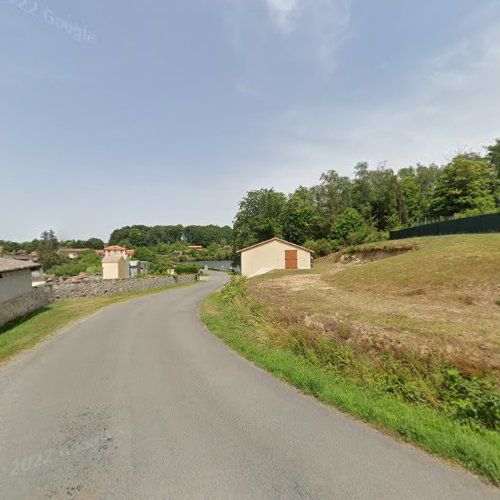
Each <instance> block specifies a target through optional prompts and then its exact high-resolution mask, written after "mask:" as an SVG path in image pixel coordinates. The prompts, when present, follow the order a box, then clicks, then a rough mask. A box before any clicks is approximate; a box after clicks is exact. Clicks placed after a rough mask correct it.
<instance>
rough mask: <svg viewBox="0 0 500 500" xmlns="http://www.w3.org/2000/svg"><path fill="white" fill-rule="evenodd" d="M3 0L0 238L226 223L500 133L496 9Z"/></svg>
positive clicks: (297, 1) (458, 4) (438, 157)
mask: <svg viewBox="0 0 500 500" xmlns="http://www.w3.org/2000/svg"><path fill="white" fill-rule="evenodd" d="M24 3H25V0H17V2H16V0H0V46H1V47H2V49H1V51H0V65H1V66H0V67H1V70H0V90H1V101H0V171H1V172H0V187H1V190H0V239H15V240H23V239H32V238H33V237H37V236H38V235H39V233H40V232H41V231H42V230H44V229H48V228H53V229H54V230H56V232H57V233H58V235H59V236H60V237H63V238H71V237H75V238H77V237H78V238H80V237H82V238H83V237H85V238H86V237H90V236H99V237H103V238H105V239H107V237H108V236H109V233H110V231H111V230H112V229H114V228H116V227H119V226H123V225H129V224H135V223H142V224H147V225H153V224H176V223H181V224H186V225H187V224H209V223H214V224H230V223H231V221H232V218H233V215H234V213H235V211H236V209H237V203H238V201H239V199H240V198H241V197H242V196H243V195H244V194H245V192H246V191H247V190H249V189H254V188H259V187H271V186H273V187H275V188H276V189H279V190H282V191H284V192H290V191H292V190H293V189H294V188H295V187H296V186H298V185H299V184H304V185H312V184H314V183H316V182H317V180H318V178H319V175H320V174H321V172H323V171H325V170H327V169H336V170H337V171H339V172H341V173H343V174H351V173H352V168H353V166H354V164H355V163H356V162H358V161H365V160H366V161H369V162H370V163H371V164H372V166H376V165H377V164H379V163H380V162H387V165H388V166H389V167H391V168H394V169H397V168H399V167H402V166H405V165H408V164H414V163H416V162H426V163H428V162H432V161H435V162H438V163H442V162H444V161H446V159H448V158H449V157H450V156H451V155H453V153H455V152H457V151H462V150H469V149H480V148H481V147H482V146H484V145H487V144H490V143H492V142H493V141H494V139H495V137H500V90H499V89H500V1H498V0H478V1H471V0H432V1H431V0H428V1H425V2H416V1H414V0H378V1H373V0H352V1H351V0H176V1H166V0H165V1H159V0H158V1H152V0H144V1H131V0H120V1H116V0H107V1H102V0H86V1H85V2H68V1H67V0H37V1H36V2H35V0H28V3H27V5H26V6H25V7H24V9H26V10H30V11H31V12H26V11H25V10H22V9H21V7H20V6H22V5H23V4H24Z"/></svg>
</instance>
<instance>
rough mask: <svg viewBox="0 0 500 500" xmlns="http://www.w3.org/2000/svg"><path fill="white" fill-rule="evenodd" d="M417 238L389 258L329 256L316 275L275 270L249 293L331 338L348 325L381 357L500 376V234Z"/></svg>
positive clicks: (353, 338) (353, 336)
mask: <svg viewBox="0 0 500 500" xmlns="http://www.w3.org/2000/svg"><path fill="white" fill-rule="evenodd" d="M416 240H417V241H416V242H415V244H414V246H412V248H417V247H418V250H414V251H411V252H409V253H404V254H399V255H397V254H395V256H393V257H391V258H388V259H385V260H378V261H374V262H363V263H347V264H341V263H338V262H336V259H335V258H332V257H326V258H323V259H318V260H317V261H316V263H315V268H314V270H313V271H312V272H310V273H308V274H303V273H301V274H298V273H293V274H288V275H287V274H284V273H272V274H270V275H268V276H266V277H264V278H262V279H259V280H251V281H250V283H249V291H250V294H251V295H252V296H255V297H256V298H258V299H259V300H263V301H265V302H266V303H271V304H273V305H274V306H276V307H278V308H280V309H281V310H282V312H284V313H285V314H286V310H287V309H290V310H293V311H294V314H296V315H298V316H297V317H299V318H300V321H301V322H302V323H303V324H304V325H306V326H310V325H311V324H314V326H315V327H317V328H318V329H320V330H321V331H322V332H323V333H324V334H325V335H327V336H332V335H334V334H335V332H336V331H337V330H338V326H337V324H338V323H339V322H341V323H342V324H343V325H348V330H349V334H348V335H346V334H344V337H346V338H345V339H344V341H345V342H347V343H349V344H352V345H354V346H358V347H360V348H363V349H365V350H367V351H371V352H373V354H374V355H376V356H379V355H380V354H383V353H385V352H390V353H391V354H395V355H396V356H397V357H405V356H406V357H407V356H410V357H412V358H413V357H414V356H415V355H418V356H420V357H422V358H423V359H430V358H432V359H433V360H438V361H439V362H440V363H443V362H449V363H451V364H452V365H453V366H456V367H457V368H458V369H460V370H461V371H462V372H463V373H467V374H481V373H489V374H493V376H494V377H495V378H496V379H497V380H498V374H499V372H500V338H499V335H498V325H499V324H500V310H499V308H498V306H497V305H496V304H495V302H494V300H495V297H497V296H498V294H499V293H500V288H499V283H498V276H500V235H497V234H489V235H463V236H445V237H434V238H417V239H416ZM402 245H406V242H404V241H403V243H402ZM343 328H344V329H345V328H346V327H345V326H344V327H343Z"/></svg>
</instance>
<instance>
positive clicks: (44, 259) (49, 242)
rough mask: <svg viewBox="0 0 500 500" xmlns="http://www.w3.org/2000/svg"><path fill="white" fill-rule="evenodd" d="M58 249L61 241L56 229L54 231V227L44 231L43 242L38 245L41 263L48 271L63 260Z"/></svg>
mask: <svg viewBox="0 0 500 500" xmlns="http://www.w3.org/2000/svg"><path fill="white" fill-rule="evenodd" d="M58 249H59V241H58V240H57V237H56V235H55V233H54V231H52V229H50V230H49V231H44V232H43V233H42V235H41V242H40V245H39V247H38V256H39V259H40V263H41V264H42V266H43V268H44V269H45V270H46V271H47V270H48V269H50V268H51V267H53V266H55V265H57V264H60V263H61V262H62V260H63V259H62V257H61V256H60V255H59V254H58V253H57V250H58Z"/></svg>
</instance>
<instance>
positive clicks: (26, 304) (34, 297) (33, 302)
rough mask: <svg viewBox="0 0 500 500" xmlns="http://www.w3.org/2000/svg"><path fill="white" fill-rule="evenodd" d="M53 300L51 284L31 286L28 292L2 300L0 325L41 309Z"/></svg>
mask: <svg viewBox="0 0 500 500" xmlns="http://www.w3.org/2000/svg"><path fill="white" fill-rule="evenodd" d="M53 300H54V296H53V293H52V287H51V286H39V287H36V288H30V291H29V292H28V293H25V294H23V295H19V296H17V297H14V298H12V299H10V300H7V301H5V302H2V304H1V305H0V326H1V325H4V324H5V323H8V322H9V321H13V320H15V319H17V318H21V317H23V316H26V315H27V314H30V313H32V312H33V311H36V310H38V309H41V308H42V307H44V306H46V305H47V304H50V303H51V302H52V301H53Z"/></svg>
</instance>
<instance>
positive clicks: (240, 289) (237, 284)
mask: <svg viewBox="0 0 500 500" xmlns="http://www.w3.org/2000/svg"><path fill="white" fill-rule="evenodd" d="M245 285H246V278H244V277H242V276H232V277H231V281H230V282H229V283H228V284H227V285H226V286H225V287H224V288H223V289H222V290H221V292H220V296H221V299H222V300H223V301H224V302H234V301H235V300H236V298H241V297H244V296H245V293H246V288H245Z"/></svg>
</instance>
